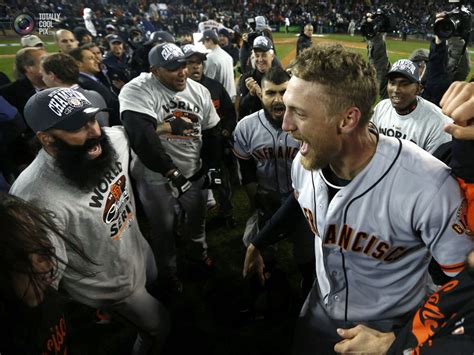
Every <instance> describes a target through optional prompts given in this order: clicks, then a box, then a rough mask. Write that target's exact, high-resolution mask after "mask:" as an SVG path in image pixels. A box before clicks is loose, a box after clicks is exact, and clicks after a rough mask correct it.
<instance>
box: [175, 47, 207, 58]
mask: <svg viewBox="0 0 474 355" xmlns="http://www.w3.org/2000/svg"><path fill="white" fill-rule="evenodd" d="M181 49H182V50H183V53H184V56H185V57H186V58H190V57H192V56H193V55H195V54H197V55H199V56H200V57H201V60H206V57H207V54H206V53H203V52H201V51H200V50H199V49H198V48H197V47H196V46H195V45H193V44H186V45H184V46H183V47H181Z"/></svg>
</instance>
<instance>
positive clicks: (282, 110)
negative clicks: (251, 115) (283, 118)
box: [272, 105, 286, 115]
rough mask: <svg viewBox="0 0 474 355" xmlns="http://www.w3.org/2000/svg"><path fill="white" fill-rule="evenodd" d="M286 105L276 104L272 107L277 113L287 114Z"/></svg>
mask: <svg viewBox="0 0 474 355" xmlns="http://www.w3.org/2000/svg"><path fill="white" fill-rule="evenodd" d="M285 110H286V107H285V106H284V105H275V106H273V108H272V111H273V113H274V114H276V115H283V114H285Z"/></svg>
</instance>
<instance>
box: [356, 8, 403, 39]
mask: <svg viewBox="0 0 474 355" xmlns="http://www.w3.org/2000/svg"><path fill="white" fill-rule="evenodd" d="M394 29H395V18H394V17H393V16H387V15H385V14H382V13H377V14H373V15H372V21H371V22H369V21H367V20H365V21H364V22H363V23H362V25H361V26H360V32H361V33H362V35H363V36H364V37H367V38H373V37H375V35H376V34H377V33H381V32H390V31H393V30H394Z"/></svg>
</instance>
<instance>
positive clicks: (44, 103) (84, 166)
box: [10, 88, 169, 354]
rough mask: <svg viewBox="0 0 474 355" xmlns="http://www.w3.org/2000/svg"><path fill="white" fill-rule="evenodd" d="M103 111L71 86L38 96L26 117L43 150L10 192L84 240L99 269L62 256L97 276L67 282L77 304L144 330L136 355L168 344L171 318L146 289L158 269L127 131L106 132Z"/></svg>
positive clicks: (70, 273) (60, 248)
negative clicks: (133, 181) (135, 189)
mask: <svg viewBox="0 0 474 355" xmlns="http://www.w3.org/2000/svg"><path fill="white" fill-rule="evenodd" d="M99 111H100V109H99V108H95V107H93V106H92V105H91V103H90V101H89V100H88V99H87V98H86V97H85V96H84V95H83V94H81V93H80V92H78V91H76V90H73V89H69V88H51V89H46V90H43V91H41V92H39V93H37V94H35V95H34V96H32V97H31V98H30V100H28V103H27V105H26V107H25V119H26V121H27V123H28V125H29V126H30V128H31V129H32V130H33V131H34V132H35V133H36V137H37V138H38V140H39V141H40V143H41V145H42V147H43V149H41V150H40V152H39V153H38V155H37V157H36V158H35V160H34V161H33V162H32V163H31V164H30V165H29V166H28V168H26V169H25V170H24V171H23V172H22V174H21V175H20V176H19V177H18V179H17V180H16V181H15V183H14V184H13V186H12V188H11V190H10V193H11V194H13V195H16V196H19V197H21V198H23V199H25V200H27V201H30V202H34V203H36V204H38V205H40V206H39V207H42V208H45V209H48V210H50V211H52V212H53V213H54V216H55V219H56V222H57V224H58V226H59V227H60V228H61V229H62V230H65V231H67V232H68V233H70V234H71V235H75V236H77V237H78V239H79V240H80V241H81V244H82V246H83V248H84V253H85V254H86V255H88V256H89V257H90V258H92V259H93V260H94V262H96V265H85V264H84V261H83V260H82V259H81V258H80V257H79V256H78V254H77V253H76V252H75V251H74V249H72V250H71V249H70V248H69V247H68V246H67V245H64V244H58V245H57V247H56V252H57V253H62V254H59V255H63V253H64V251H65V252H66V255H67V258H68V260H69V261H70V262H71V263H72V264H75V265H76V268H78V267H80V266H81V265H84V268H85V270H88V271H90V272H89V273H88V275H87V276H84V275H82V274H81V273H78V272H76V271H74V270H73V269H66V270H65V271H64V274H63V275H62V280H61V282H62V285H63V286H64V288H65V289H66V291H67V292H68V294H69V295H70V296H71V297H72V298H73V299H75V300H76V301H78V302H81V303H84V304H86V305H89V306H91V307H95V308H102V309H105V310H106V311H111V312H112V313H115V314H118V315H119V316H120V317H121V318H124V319H126V320H127V321H128V322H130V323H131V324H133V325H135V326H136V327H137V328H138V329H139V332H140V333H139V336H138V338H137V340H136V342H135V346H134V349H133V354H146V353H147V352H148V351H157V350H158V349H159V348H160V347H161V346H162V345H163V343H164V340H165V338H166V335H167V333H168V332H169V319H168V313H167V311H166V310H165V309H164V307H163V305H162V304H161V303H160V302H159V301H158V300H157V299H155V298H154V297H153V296H151V295H150V294H149V293H148V292H147V290H146V289H145V284H146V282H147V281H148V282H152V281H154V279H155V278H156V265H155V260H154V258H153V253H152V251H151V248H150V246H149V245H148V243H147V241H146V240H145V238H144V237H143V236H142V234H141V232H140V229H139V227H138V223H137V220H136V217H135V201H134V197H133V193H132V189H131V185H130V177H129V163H130V147H129V145H128V140H127V137H126V135H125V133H124V130H123V129H122V128H121V127H113V128H108V127H106V128H103V129H101V128H100V126H99V124H98V122H97V120H96V118H95V115H96V114H97V113H98V112H99ZM76 270H77V269H76ZM58 279H60V277H58Z"/></svg>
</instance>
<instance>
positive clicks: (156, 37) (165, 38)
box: [145, 31, 176, 45]
mask: <svg viewBox="0 0 474 355" xmlns="http://www.w3.org/2000/svg"><path fill="white" fill-rule="evenodd" d="M153 43H176V39H175V38H174V36H173V35H172V34H171V33H169V32H166V31H155V32H153V33H152V34H151V35H150V38H149V39H148V41H147V42H146V43H145V44H147V45H148V44H153Z"/></svg>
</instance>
